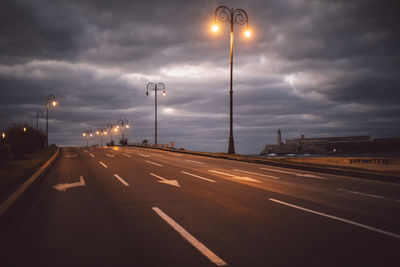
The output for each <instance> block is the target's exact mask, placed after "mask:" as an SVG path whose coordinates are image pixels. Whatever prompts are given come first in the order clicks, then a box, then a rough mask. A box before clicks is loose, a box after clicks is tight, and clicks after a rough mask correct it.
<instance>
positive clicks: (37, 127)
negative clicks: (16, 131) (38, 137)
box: [36, 110, 44, 129]
mask: <svg viewBox="0 0 400 267" xmlns="http://www.w3.org/2000/svg"><path fill="white" fill-rule="evenodd" d="M39 114H41V115H42V116H41V118H43V117H44V115H43V112H42V111H41V110H38V111H36V129H39Z"/></svg>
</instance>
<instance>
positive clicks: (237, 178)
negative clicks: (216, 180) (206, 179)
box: [208, 170, 262, 183]
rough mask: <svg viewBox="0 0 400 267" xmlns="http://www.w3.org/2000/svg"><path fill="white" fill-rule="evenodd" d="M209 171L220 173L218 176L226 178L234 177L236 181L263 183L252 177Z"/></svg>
mask: <svg viewBox="0 0 400 267" xmlns="http://www.w3.org/2000/svg"><path fill="white" fill-rule="evenodd" d="M208 171H209V172H212V173H218V174H222V175H226V176H229V177H232V179H236V180H242V181H249V182H256V183H262V182H261V181H259V180H256V179H253V178H250V177H243V176H237V175H233V174H229V173H225V172H220V171H215V170H208Z"/></svg>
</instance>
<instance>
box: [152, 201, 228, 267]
mask: <svg viewBox="0 0 400 267" xmlns="http://www.w3.org/2000/svg"><path fill="white" fill-rule="evenodd" d="M152 209H153V210H154V212H155V213H157V214H158V216H160V217H161V218H162V219H163V220H164V221H165V222H167V223H168V224H169V225H170V226H171V227H172V228H174V229H175V231H177V232H178V233H179V234H180V235H181V236H182V237H183V238H184V239H186V241H188V242H189V243H190V244H191V245H192V246H194V247H195V248H196V249H197V250H198V251H200V252H201V253H202V254H203V255H204V256H206V257H207V258H208V259H209V260H210V261H211V262H213V263H214V264H216V265H217V266H225V265H227V263H226V262H225V261H223V260H222V259H221V258H220V257H218V256H217V255H216V254H215V253H214V252H212V251H211V250H210V249H208V248H207V247H206V246H205V245H204V244H203V243H201V242H200V241H199V240H197V239H196V238H195V237H194V236H192V235H191V234H190V233H189V232H188V231H186V230H185V229H184V228H183V227H182V226H180V225H179V224H178V223H177V222H175V221H174V220H173V219H172V218H171V217H169V216H168V215H167V214H165V213H164V212H163V211H162V210H160V209H159V208H158V207H153V208H152Z"/></svg>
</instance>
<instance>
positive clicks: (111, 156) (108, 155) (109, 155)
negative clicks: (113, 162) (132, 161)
mask: <svg viewBox="0 0 400 267" xmlns="http://www.w3.org/2000/svg"><path fill="white" fill-rule="evenodd" d="M106 156H107V157H110V158H113V157H115V156H114V155H111V154H107V153H106Z"/></svg>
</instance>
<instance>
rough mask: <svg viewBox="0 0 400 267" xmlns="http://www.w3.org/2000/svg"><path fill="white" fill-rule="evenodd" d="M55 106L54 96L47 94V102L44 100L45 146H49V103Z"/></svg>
mask: <svg viewBox="0 0 400 267" xmlns="http://www.w3.org/2000/svg"><path fill="white" fill-rule="evenodd" d="M50 103H51V105H52V106H53V107H55V106H57V101H56V97H55V96H54V95H48V96H47V102H46V110H47V113H46V146H49V105H50Z"/></svg>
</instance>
